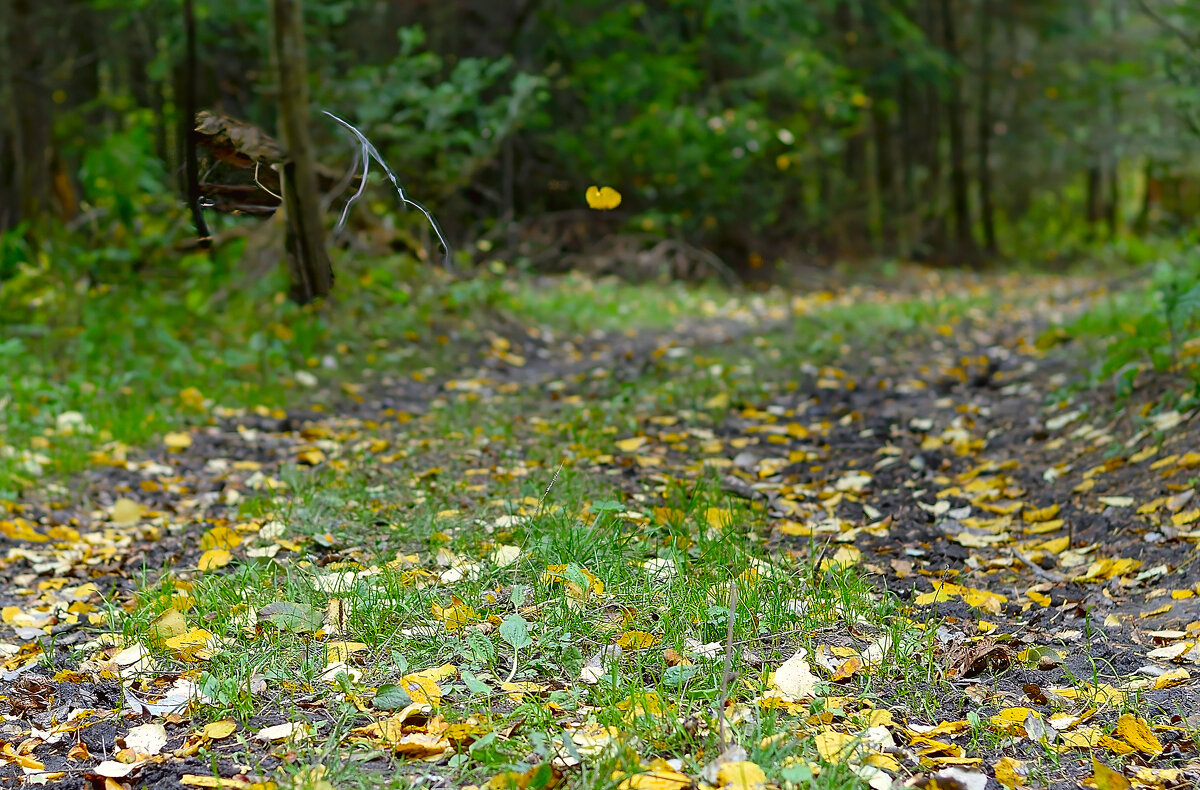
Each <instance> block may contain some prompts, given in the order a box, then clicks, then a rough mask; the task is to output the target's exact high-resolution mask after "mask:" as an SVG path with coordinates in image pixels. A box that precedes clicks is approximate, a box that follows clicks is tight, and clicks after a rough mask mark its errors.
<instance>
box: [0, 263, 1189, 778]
mask: <svg viewBox="0 0 1200 790" xmlns="http://www.w3.org/2000/svg"><path fill="white" fill-rule="evenodd" d="M1052 286H1053V287H1050V288H1047V287H1045V284H1044V283H1042V284H1039V286H1038V288H1037V289H1030V288H1029V287H1028V286H1025V288H1024V290H1023V289H1022V287H1021V286H1020V284H1018V283H1016V282H1015V281H1011V280H1010V281H1001V282H999V283H995V282H992V283H979V282H975V283H972V282H969V281H968V282H965V283H962V284H958V285H956V286H955V287H956V288H958V289H959V290H960V291H961V295H964V296H970V295H972V294H973V295H974V296H976V297H978V296H979V295H980V294H981V293H982V292H983V291H984V290H988V289H994V290H995V291H997V292H998V293H999V294H1000V297H999V298H998V299H996V301H995V303H994V305H993V306H994V308H995V311H994V314H991V315H989V314H987V313H985V312H984V311H982V310H981V309H968V310H964V311H962V313H961V314H956V315H951V316H949V317H945V318H944V323H939V324H937V325H936V326H934V327H932V330H933V331H931V332H929V333H928V334H925V335H921V336H920V340H921V342H919V343H913V342H911V340H912V339H913V338H912V336H911V335H910V336H907V337H905V336H896V337H893V338H891V339H890V342H891V345H890V346H888V345H887V344H888V342H889V339H888V338H886V337H885V338H883V345H884V346H887V347H881V346H880V345H879V341H880V339H879V338H875V339H872V340H871V341H870V343H868V342H867V339H866V338H864V337H860V338H858V340H857V341H856V342H858V343H860V344H863V345H862V346H861V348H859V349H853V348H852V346H850V345H846V344H843V346H842V347H841V348H839V349H837V353H835V354H833V355H831V357H830V358H827V359H824V360H822V361H820V362H817V361H810V360H809V359H807V358H806V356H805V355H804V353H803V351H802V350H801V351H799V352H798V351H797V350H795V349H792V350H790V351H788V352H787V355H786V356H785V355H784V350H785V349H784V348H783V347H786V345H787V343H788V342H789V340H788V335H787V333H786V332H782V333H781V332H779V331H778V330H779V328H780V327H786V326H788V325H789V324H790V323H791V322H793V321H799V320H802V319H803V318H804V317H806V316H809V315H813V314H817V313H819V311H820V310H823V309H828V306H829V305H835V306H836V305H842V306H843V307H845V308H846V309H850V306H851V305H853V304H854V303H857V302H861V301H867V302H871V301H875V302H878V303H880V304H884V303H886V301H887V300H886V298H885V297H884V295H882V294H878V293H869V292H861V291H859V292H852V293H846V294H842V295H840V296H834V295H817V296H813V297H798V298H797V299H795V300H793V303H792V304H791V305H789V306H788V307H787V308H786V309H780V308H779V307H771V308H766V309H762V308H759V309H757V310H755V311H750V312H749V313H743V314H740V315H737V316H735V317H733V318H732V319H730V320H728V321H724V322H721V321H718V322H713V323H710V324H708V325H697V326H696V327H694V328H692V329H683V330H680V331H679V332H675V333H671V334H668V335H665V336H664V335H659V336H655V335H648V334H647V335H634V336H633V337H632V338H631V337H627V336H614V337H605V338H600V339H596V338H591V339H589V340H581V341H580V342H579V343H578V345H575V344H571V343H567V344H564V345H563V349H565V350H566V353H565V354H560V355H559V356H558V357H555V356H554V355H542V354H539V353H538V352H537V344H536V341H537V340H538V339H541V338H543V337H544V335H545V333H544V332H543V331H542V330H535V329H530V330H527V332H526V334H525V336H524V337H523V338H522V337H521V336H519V335H518V336H516V337H513V338H500V337H496V338H493V340H492V341H491V343H490V345H489V346H488V348H487V349H486V350H485V353H484V354H482V356H481V367H480V369H479V370H478V371H474V372H472V373H471V374H468V375H466V376H462V377H459V378H452V379H446V380H443V381H440V382H439V381H437V380H435V379H426V380H424V381H410V382H400V381H395V380H393V381H387V382H384V381H380V382H364V384H363V386H362V387H354V388H350V389H348V390H346V391H345V392H344V393H343V394H348V395H350V397H349V398H348V399H346V400H343V401H342V402H340V403H339V404H338V405H337V406H336V407H333V408H326V409H320V410H318V409H314V410H312V411H310V412H307V413H305V412H296V413H292V414H286V413H283V412H280V411H278V410H268V409H259V410H252V411H247V412H236V411H233V410H226V409H221V408H220V407H218V406H210V405H209V404H206V402H205V400H204V398H203V394H202V393H198V392H196V393H181V401H182V402H183V403H184V404H192V405H191V407H190V408H192V409H193V410H196V409H199V410H206V409H207V410H209V413H208V422H207V424H204V425H201V426H200V427H197V428H192V429H188V430H180V431H174V432H171V433H168V434H167V435H166V436H165V437H164V439H163V442H162V445H161V446H160V447H159V448H157V449H155V448H149V449H148V450H147V451H146V452H144V453H143V452H139V451H137V450H134V449H129V448H116V447H109V448H104V449H100V450H98V451H97V452H96V453H95V454H94V456H93V462H94V465H93V468H92V470H91V471H90V472H89V473H88V474H87V475H85V476H84V478H83V479H82V480H80V481H78V490H79V494H78V496H75V497H67V496H60V495H56V494H51V495H50V496H32V497H30V499H29V501H25V502H11V503H4V507H5V510H6V513H5V514H4V515H3V520H2V521H0V529H2V531H3V532H4V534H5V535H6V537H7V538H8V539H9V541H10V543H11V546H10V549H9V552H8V554H7V556H6V558H5V560H4V562H5V565H6V567H7V570H8V572H9V579H10V584H9V586H8V587H7V589H6V590H5V592H4V604H5V605H4V608H3V621H4V624H5V626H6V627H7V629H8V631H7V634H8V636H7V638H5V639H4V641H3V643H2V644H0V656H2V657H3V662H4V665H3V675H2V677H3V684H4V685H3V694H4V696H3V702H4V703H6V704H7V706H8V707H9V710H8V711H6V714H7V715H6V720H5V723H4V725H3V727H4V741H5V744H4V747H3V749H2V750H0V758H2V759H3V762H4V766H5V768H4V771H5V773H4V775H5V776H8V777H11V778H14V779H15V778H18V777H22V778H23V779H24V780H25V781H27V782H30V783H35V784H51V785H53V784H55V783H59V782H71V783H74V784H78V782H79V781H80V779H83V780H86V781H90V782H91V783H92V784H93V785H94V786H109V787H112V786H128V787H134V786H151V785H153V786H201V787H244V788H264V790H265V788H268V787H278V786H282V784H286V783H288V782H292V783H294V784H295V786H297V787H299V786H321V785H320V783H321V782H328V778H329V775H328V774H327V771H326V767H325V766H323V765H319V764H317V763H318V762H319V760H318V759H317V757H316V756H315V755H317V754H318V750H319V749H320V748H337V749H343V750H346V752H345V753H346V754H351V753H355V754H360V755H361V756H362V759H361V760H360V761H359V762H360V763H361V764H362V766H363V769H364V770H367V771H375V772H376V773H375V774H374V775H379V772H381V771H385V770H388V771H390V770H396V771H398V772H399V775H400V776H406V777H408V778H409V781H427V780H428V779H427V778H428V777H438V778H437V779H436V781H437V782H439V783H442V784H446V785H449V784H454V785H469V784H473V785H478V786H486V787H491V788H498V787H510V786H512V787H552V786H555V785H558V784H562V783H566V784H568V785H570V784H588V783H592V782H601V781H602V782H604V783H611V784H614V785H616V786H617V787H620V788H622V790H627V789H630V788H684V787H696V786H701V787H728V788H750V787H764V788H765V787H792V786H803V785H805V784H808V783H815V785H816V786H830V787H841V786H852V785H855V784H857V785H859V786H864V787H871V788H876V790H884V789H885V788H890V787H900V786H915V787H939V788H972V789H973V788H983V787H985V786H988V783H989V781H995V782H998V783H999V784H1000V785H1003V786H1005V787H1008V788H1017V787H1026V786H1028V787H1038V786H1051V787H1074V786H1079V785H1083V786H1087V787H1097V788H1116V787H1145V788H1156V789H1157V788H1162V789H1163V790H1167V788H1173V787H1188V786H1194V785H1195V783H1196V782H1197V781H1198V778H1200V761H1198V758H1197V754H1196V732H1197V729H1198V728H1200V711H1198V710H1197V703H1196V695H1195V682H1194V679H1193V673H1194V672H1195V671H1196V670H1195V665H1196V664H1197V663H1200V611H1198V608H1200V571H1197V569H1196V564H1195V558H1196V556H1197V544H1198V542H1200V530H1197V529H1195V527H1196V525H1197V523H1198V522H1200V516H1198V515H1197V514H1198V513H1200V510H1197V508H1196V507H1195V505H1196V503H1195V502H1194V501H1193V494H1194V486H1195V476H1196V472H1195V470H1196V469H1200V454H1197V453H1196V452H1195V451H1194V450H1192V449H1191V448H1192V447H1195V446H1200V442H1197V441H1196V438H1197V437H1196V433H1195V431H1193V430H1192V429H1191V425H1192V423H1191V418H1192V416H1193V413H1191V412H1183V413H1180V412H1171V411H1169V410H1166V411H1162V410H1160V411H1158V412H1153V411H1147V413H1146V414H1145V415H1143V418H1142V419H1141V420H1134V421H1132V424H1133V426H1134V427H1133V428H1132V429H1131V428H1130V427H1129V426H1130V421H1128V420H1120V419H1117V420H1110V419H1106V418H1105V417H1104V416H1103V415H1104V414H1105V412H1104V410H1103V408H1102V407H1101V406H1102V404H1098V403H1095V402H1089V401H1088V400H1087V396H1086V395H1075V396H1064V395H1062V385H1063V384H1064V383H1065V377H1064V375H1063V373H1062V372H1061V371H1062V370H1063V368H1064V365H1063V358H1062V357H1061V356H1056V355H1055V352H1047V351H1044V350H1041V349H1039V348H1038V347H1037V345H1036V344H1035V343H1034V342H1033V341H1032V339H1031V337H1030V336H1029V335H1028V332H1029V327H1030V326H1037V325H1038V323H1039V322H1044V320H1045V319H1044V317H1045V316H1046V315H1048V314H1049V313H1050V312H1051V311H1052V310H1055V309H1059V308H1060V307H1061V306H1062V305H1061V304H1059V303H1058V302H1056V300H1055V295H1056V293H1057V294H1063V293H1067V292H1069V291H1070V289H1071V287H1073V284H1071V283H1068V282H1065V281H1055V282H1054V283H1052ZM850 315H851V316H860V314H857V313H853V312H851V313H850ZM854 320H864V319H862V318H861V317H856V318H855V319H854ZM935 320H936V319H935ZM530 340H533V341H535V343H534V347H528V343H527V342H524V341H530ZM589 343H590V345H589ZM548 345H549V344H544V345H543V350H544V349H545V347H548ZM584 348H586V349H588V350H587V351H582V350H581V349H584ZM814 356H816V355H814ZM530 360H537V361H534V362H531V361H530ZM768 371H770V372H768ZM630 388H632V393H631V391H630ZM1047 403H1049V404H1050V405H1049V406H1046V404H1047ZM1162 425H1169V426H1170V427H1169V429H1168V430H1167V431H1163V430H1158V429H1157V427H1158V426H1162ZM556 468H557V469H558V470H559V471H558V472H555V471H554V470H555V469H556ZM560 477H561V478H563V480H562V482H561V484H560V485H559V488H560V491H555V483H556V482H558V481H559V479H560ZM592 538H595V539H596V542H593V543H589V542H588V541H589V540H590V539H592ZM714 558H715V559H714ZM239 580H240V581H239ZM731 584H733V585H736V586H737V587H738V589H739V590H740V591H741V593H740V598H739V597H737V596H735V598H734V601H735V606H734V607H733V611H732V612H731V611H730V610H729V609H727V608H726V607H727V602H728V596H727V595H726V591H727V590H728V589H729V586H730V585H731ZM222 596H223V597H222ZM731 615H732V625H731V623H730V618H731ZM727 627H728V629H729V630H728V633H730V634H735V637H734V638H733V639H732V640H731V639H727V638H726V629H727ZM244 655H249V656H253V657H255V660H254V661H251V662H250V663H245V662H240V661H239V660H238V656H244ZM410 662H413V663H410ZM726 665H728V666H729V667H730V672H729V673H728V674H726V673H725V666H726ZM726 738H729V739H731V742H727V740H726ZM322 744H324V746H322ZM309 763H312V764H311V765H309ZM289 766H291V767H293V768H294V770H291V771H290V772H289ZM304 766H308V767H304ZM388 766H391V768H389V767H388ZM306 782H307V783H308V784H305V783H306Z"/></svg>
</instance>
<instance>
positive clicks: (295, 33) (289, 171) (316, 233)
mask: <svg viewBox="0 0 1200 790" xmlns="http://www.w3.org/2000/svg"><path fill="white" fill-rule="evenodd" d="M271 49H272V54H273V55H274V58H275V67H276V71H277V80H276V84H277V86H278V91H279V130H280V135H281V137H282V138H283V144H284V146H285V147H286V148H287V160H286V161H285V163H284V165H283V173H282V174H281V175H282V178H281V179H280V180H281V182H282V184H283V199H284V205H283V209H284V212H285V213H286V217H287V226H288V233H287V245H286V246H287V255H288V267H289V269H290V271H291V275H292V298H293V299H294V300H295V301H297V302H299V303H300V304H306V303H308V302H311V301H312V300H313V299H316V298H318V297H323V296H328V295H329V292H330V291H331V290H332V289H333V266H332V265H331V264H330V262H329V256H328V254H327V253H326V251H325V230H324V228H323V226H322V225H321V213H320V207H319V204H320V194H319V193H318V191H317V173H316V168H315V165H316V163H315V160H314V157H313V146H312V139H311V137H310V136H309V132H308V122H309V110H308V58H307V56H306V53H305V51H304V19H303V12H302V0H271Z"/></svg>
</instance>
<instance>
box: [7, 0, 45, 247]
mask: <svg viewBox="0 0 1200 790" xmlns="http://www.w3.org/2000/svg"><path fill="white" fill-rule="evenodd" d="M37 6H38V4H36V3H34V2H32V0H13V3H12V9H13V14H12V17H11V18H10V19H9V28H8V32H9V43H8V46H9V53H10V55H11V58H12V66H13V69H12V74H11V77H10V78H11V79H12V96H13V106H14V107H16V108H19V111H18V112H16V113H15V116H16V124H15V129H14V132H15V133H14V135H13V160H14V165H15V168H16V173H15V176H16V177H15V179H14V181H15V182H16V188H17V193H18V194H19V195H20V208H19V209H18V216H17V221H20V220H28V221H30V222H32V223H37V222H38V221H39V220H40V219H42V218H43V217H45V216H46V215H47V214H48V213H49V210H50V197H51V194H52V193H51V187H52V183H53V162H54V150H53V147H52V145H51V138H50V133H51V127H52V123H51V121H52V115H51V112H52V110H51V104H50V89H49V86H48V85H47V84H46V70H47V66H46V58H47V54H48V53H47V52H46V48H45V47H44V46H43V44H44V41H45V36H44V35H43V31H44V30H45V25H47V24H49V21H48V20H47V19H46V14H45V11H44V10H37ZM42 8H43V9H44V5H43V6H42Z"/></svg>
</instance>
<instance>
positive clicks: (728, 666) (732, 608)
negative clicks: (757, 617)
mask: <svg viewBox="0 0 1200 790" xmlns="http://www.w3.org/2000/svg"><path fill="white" fill-rule="evenodd" d="M737 599H738V591H737V579H734V580H732V581H731V582H730V583H729V622H728V623H727V625H726V629H725V668H724V669H722V670H721V699H720V700H719V701H718V702H717V732H718V734H719V735H720V738H721V752H722V753H724V752H725V750H726V749H728V748H729V739H728V738H727V737H726V733H725V702H726V701H727V700H728V699H729V676H730V675H732V674H733V621H734V618H735V617H736V616H737Z"/></svg>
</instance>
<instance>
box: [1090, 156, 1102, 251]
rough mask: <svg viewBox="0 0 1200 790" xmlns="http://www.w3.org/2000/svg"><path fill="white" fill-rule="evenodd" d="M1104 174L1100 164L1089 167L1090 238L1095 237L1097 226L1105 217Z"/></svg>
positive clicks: (1096, 163)
mask: <svg viewBox="0 0 1200 790" xmlns="http://www.w3.org/2000/svg"><path fill="white" fill-rule="evenodd" d="M1103 185H1104V173H1103V171H1101V169H1100V163H1099V162H1093V163H1092V164H1090V165H1088V169H1087V203H1086V210H1087V215H1086V219H1087V225H1088V236H1089V237H1095V235H1096V225H1097V224H1098V223H1099V222H1100V218H1101V217H1102V216H1103V215H1104V204H1103V201H1104V194H1103V189H1102V188H1103Z"/></svg>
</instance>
